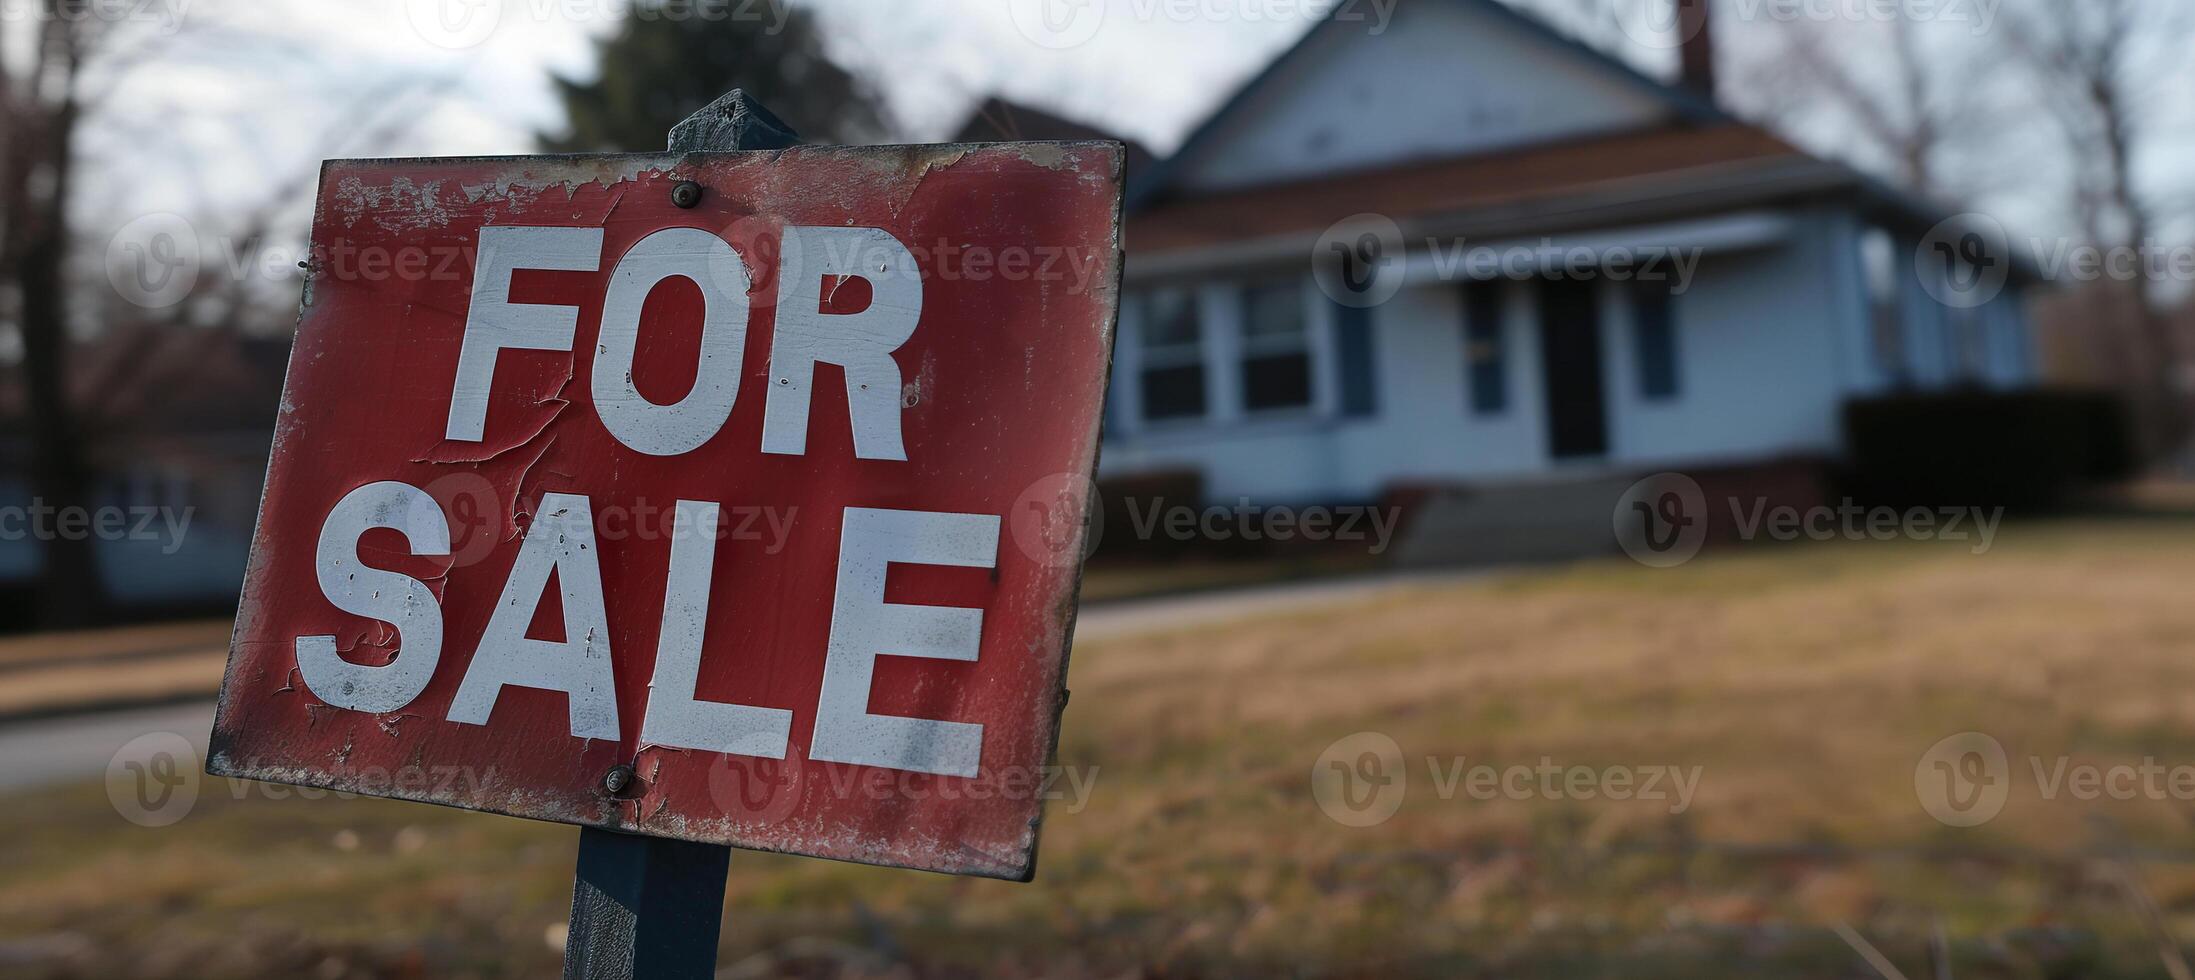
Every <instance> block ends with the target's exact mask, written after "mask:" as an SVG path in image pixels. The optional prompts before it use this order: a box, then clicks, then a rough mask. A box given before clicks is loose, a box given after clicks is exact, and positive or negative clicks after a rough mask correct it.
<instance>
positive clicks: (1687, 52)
mask: <svg viewBox="0 0 2195 980" xmlns="http://www.w3.org/2000/svg"><path fill="white" fill-rule="evenodd" d="M1670 2H1671V3H1674V4H1676V5H1677V37H1678V38H1679V39H1681V40H1682V42H1683V46H1682V47H1680V48H1678V56H1679V65H1680V67H1679V69H1678V72H1677V82H1678V84H1680V85H1682V86H1684V87H1685V88H1686V89H1689V90H1691V91H1692V92H1693V93H1694V94H1697V95H1699V96H1700V97H1701V98H1704V99H1706V100H1708V101H1709V102H1713V101H1715V31H1714V25H1713V23H1712V22H1711V20H1710V18H1709V17H1708V12H1707V5H1708V2H1709V0H1670Z"/></svg>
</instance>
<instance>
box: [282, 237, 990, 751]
mask: <svg viewBox="0 0 2195 980" xmlns="http://www.w3.org/2000/svg"><path fill="white" fill-rule="evenodd" d="M785 243H786V245H785V248H786V250H787V253H788V254H786V255H785V256H783V257H782V258H781V261H780V264H779V269H778V271H779V274H780V276H781V277H783V276H785V275H788V274H789V273H788V272H787V270H788V269H798V270H801V271H802V274H801V275H800V277H799V278H797V279H795V280H792V281H785V282H783V284H782V288H783V290H784V296H783V297H782V299H783V302H782V303H781V308H780V309H779V310H778V311H777V327H776V332H775V334H774V336H773V337H772V340H771V345H770V351H771V354H770V372H769V377H770V379H771V383H770V385H769V394H768V396H767V400H766V402H765V405H764V412H763V426H762V447H761V448H762V451H763V452H766V453H773V454H781V455H801V454H804V453H805V452H806V451H807V438H808V422H809V409H810V407H811V406H812V404H813V397H812V395H813V387H814V380H815V374H816V365H818V364H834V365H837V366H839V367H840V368H841V369H842V370H843V371H844V373H845V377H846V400H847V408H848V412H847V414H848V418H849V420H850V421H851V424H852V429H853V432H852V436H853V445H854V455H855V456H857V457H859V458H863V459H891V460H904V459H906V458H907V452H906V445H905V442H904V439H903V438H902V434H901V424H900V413H901V410H902V406H901V402H900V384H901V378H900V370H899V364H898V362H896V361H895V360H893V358H892V354H893V353H894V352H895V351H897V350H898V349H899V348H900V346H901V345H903V344H905V343H906V342H907V340H908V339H909V338H910V337H912V336H913V335H914V331H915V325H916V324H917V323H918V322H920V320H921V318H922V280H921V277H920V276H919V275H917V273H916V268H915V262H914V257H913V256H912V255H911V254H910V253H909V252H908V250H907V248H906V247H905V246H904V245H902V244H900V242H899V241H898V240H897V239H895V238H893V237H892V236H891V235H890V234H889V233H887V232H885V231H882V230H880V229H876V228H832V227H802V228H787V229H786V232H785ZM480 246H481V247H480V258H479V260H478V263H477V265H476V267H475V269H474V283H473V293H472V307H471V309H470V310H469V311H468V312H467V314H466V320H465V338H464V345H463V347H462V349H461V350H460V352H459V354H458V365H457V377H456V380H455V382H454V383H453V385H452V387H451V394H450V412H449V422H448V425H447V426H446V431H445V436H446V437H447V438H449V439H452V440H459V441H472V442H478V441H480V440H481V438H482V432H483V431H484V429H485V427H486V418H487V407H488V393H489V390H490V388H491V387H492V385H493V383H494V380H495V362H496V358H497V355H498V354H499V353H500V352H501V351H504V350H510V349H518V350H563V351H570V350H572V349H573V344H574V338H575V335H576V330H577V324H578V316H579V314H578V310H577V308H576V307H571V306H557V305H545V304H519V303H512V302H511V301H510V290H511V276H512V273H513V272H514V271H515V270H518V269H538V270H548V271H567V272H594V271H597V270H599V269H600V268H601V259H602V230H601V229H599V228H529V227H492V228H483V229H481V233H480ZM673 277H683V278H685V279H687V280H690V281H692V282H693V283H694V284H695V285H696V286H697V287H699V288H700V290H701V293H702V299H703V303H704V306H703V313H702V324H701V353H700V357H699V359H698V360H697V362H696V363H695V365H694V384H693V387H692V389H691V390H689V391H688V392H687V394H686V396H685V397H683V398H681V399H680V400H679V401H677V402H676V403H674V404H669V405H659V404H656V403H654V402H650V401H649V400H648V399H647V398H645V397H643V396H642V395H641V394H640V391H639V389H638V388H637V387H636V386H635V385H634V383H633V376H632V375H633V358H634V355H635V352H636V350H637V348H638V346H639V341H640V329H641V324H640V315H641V311H642V309H643V308H644V307H645V306H646V304H647V300H648V296H649V294H650V293H652V292H653V291H654V290H655V288H656V287H657V286H659V285H661V284H662V282H663V281H664V280H666V279H670V278H673ZM827 278H828V279H831V280H832V281H833V282H835V283H837V284H838V286H837V287H834V288H842V287H843V285H844V283H845V281H846V280H849V279H863V280H865V281H867V282H868V283H869V285H870V288H871V300H870V303H869V305H868V307H867V308H865V309H862V310H860V311H858V312H854V313H825V312H823V307H824V297H823V290H824V281H825V280H826V279H827ZM750 287H751V280H750V278H749V275H748V270H747V266H746V263H745V262H744V261H742V259H741V258H740V256H739V254H738V252H736V251H735V250H734V249H733V248H732V246H731V245H730V244H728V243H727V242H725V241H724V240H723V239H721V238H718V237H717V236H716V235H714V234H712V233H710V232H707V231H704V230H701V229H698V228H669V229H664V230H662V231H658V232H655V233H653V234H651V235H649V236H647V237H646V238H643V239H641V240H640V241H639V242H637V243H635V244H634V245H633V247H632V248H631V249H629V250H627V251H626V253H625V255H624V256H623V257H622V258H620V259H619V260H618V263H617V267H616V268H615V269H614V270H612V272H611V275H610V279H609V284H608V286H607V287H606V290H605V293H604V296H603V312H602V327H601V337H600V341H599V343H598V344H597V348H598V350H597V357H596V360H595V362H594V365H593V369H592V370H593V379H592V384H591V391H592V393H593V400H594V404H595V411H596V414H597V416H598V417H599V418H600V419H601V421H602V424H603V426H604V428H606V429H608V430H609V432H610V434H611V435H613V436H615V437H616V438H617V440H618V441H619V442H620V443H622V444H624V445H625V446H627V447H628V448H631V449H633V450H635V451H637V452H642V453H647V454H649V455H652V456H678V455H682V454H685V453H689V452H692V451H694V450H695V449H698V448H700V447H701V446H702V445H703V444H704V443H706V442H708V441H709V440H710V439H711V438H712V437H714V436H715V435H716V434H717V433H718V432H719V431H720V430H721V429H722V428H723V427H724V423H725V421H726V420H728V419H729V418H730V417H731V413H732V407H733V405H734V403H735V402H736V401H737V400H738V397H739V382H740V373H741V363H740V362H741V360H742V358H743V357H744V353H745V348H746V341H747V326H748V319H749V307H748V296H747V293H748V289H749V288H750ZM720 510H721V507H720V505H719V504H718V503H717V502H715V501H706V500H680V501H678V504H677V510H676V525H675V526H676V528H677V533H676V534H674V535H673V538H672V543H671V553H670V567H669V571H668V573H667V575H666V577H665V581H664V591H663V615H662V628H661V632H660V634H659V636H658V639H657V646H656V662H655V672H654V675H653V676H652V677H651V679H650V680H649V685H648V686H649V691H648V703H647V709H646V713H645V715H644V716H643V718H642V721H641V733H640V737H641V741H643V742H646V743H650V744H657V745H667V746H675V747H678V748H686V749H697V750H702V751H712V752H722V753H726V754H732V755H750V756H760V757H765V758H775V759H782V758H785V755H786V751H787V743H788V741H789V740H790V738H791V732H792V727H793V720H794V713H793V712H792V711H791V710H789V709H784V708H765V707H760V706H756V705H747V704H736V703H731V702H721V701H704V700H701V699H700V697H699V695H698V693H697V688H698V686H699V682H700V676H701V658H702V652H703V649H704V642H703V641H704V639H705V637H706V634H707V624H708V613H709V598H710V585H711V582H712V580H713V568H714V565H715V561H716V540H717V530H718V522H719V513H720ZM999 524H1000V520H999V518H998V517H997V516H995V515H989V514H955V513H935V512H928V511H911V510H878V509H871V508H866V507H848V508H846V510H845V523H844V526H843V528H842V529H841V531H840V535H839V562H838V582H837V589H836V591H835V594H834V599H833V604H832V608H831V632H830V636H829V638H828V640H827V641H826V648H825V650H824V651H823V660H824V664H823V686H822V690H821V692H820V693H819V694H818V696H817V702H816V721H815V737H814V740H813V743H812V744H811V746H810V750H809V756H810V757H811V758H813V759H816V760H819V761H824V762H841V763H853V764H859V765H868V766H881V767H886V768H892V769H903V770H909V771H914V772H926V773H933V774H937V775H946V776H965V777H972V776H975V775H976V774H977V771H978V768H979V766H980V764H981V761H982V750H983V726H982V725H981V724H976V723H971V722H959V721H949V720H944V719H930V718H910V717H903V716H899V715H879V714H872V713H871V712H870V711H869V699H870V694H871V688H872V687H873V685H874V681H875V674H876V660H877V658H878V657H883V656H896V657H924V658H929V659H935V660H951V661H958V662H963V663H968V662H973V661H975V660H976V659H977V656H978V652H979V650H980V648H981V645H982V639H983V610H981V609H971V608H960V607H949V606H928V605H907V604H900V603H889V602H885V601H884V583H885V578H886V574H887V572H888V571H889V570H890V567H891V566H892V565H893V564H895V563H897V564H920V565H946V566H957V567H963V568H995V567H996V566H997V562H998V537H999ZM377 527H384V528H393V529H396V530H398V531H401V532H402V533H403V534H404V535H405V537H406V539H407V540H408V541H409V542H410V544H411V547H412V549H413V552H414V553H415V554H421V555H447V554H449V553H450V539H449V538H450V535H449V525H448V522H447V520H446V519H445V518H444V517H443V515H442V511H441V508H440V507H439V506H438V505H436V503H435V502H434V499H433V498H432V497H430V496H428V495H427V494H426V493H425V492H424V491H422V490H419V489H417V488H415V487H412V486H410V485H408V484H404V483H399V482H393V481H390V482H382V483H373V484H369V485H367V486H364V487H360V488H358V489H356V490H353V491H351V492H350V493H349V494H348V495H346V496H345V497H344V498H343V499H342V501H341V502H339V503H338V504H336V506H335V509H334V510H333V511H331V512H330V513H329V515H328V518H327V520H326V522H325V523H324V524H323V526H322V528H321V534H320V542H319V551H318V555H317V562H318V570H319V578H320V587H321V591H322V593H324V594H325V595H326V596H327V598H328V601H329V602H330V603H332V604H333V605H334V606H335V607H336V608H337V609H340V610H342V611H344V612H348V613H352V614H354V615H359V616H367V617H372V618H375V619H378V620H381V621H385V622H388V623H391V624H394V625H395V626H396V627H397V629H398V632H399V635H400V636H401V638H402V641H403V648H402V649H401V650H400V651H399V652H398V654H397V656H396V657H395V658H394V659H393V660H392V661H391V662H390V663H388V664H386V665H382V666H364V665H359V664H353V663H350V662H348V661H345V660H344V659H343V658H342V657H341V656H340V655H339V654H338V652H337V650H336V646H335V637H334V636H332V635H330V636H301V637H298V638H297V659H298V666H299V669H300V671H301V672H302V673H303V675H304V678H305V684H306V686H307V687H308V688H310V689H311V690H312V692H313V693H314V694H315V695H316V696H318V697H319V698H320V699H321V700H323V701H325V702H327V703H328V704H330V705H333V706H336V707H341V708H350V709H352V710H357V711H370V712H375V713H388V712H393V711H396V710H398V709H400V708H403V707H404V706H405V705H408V704H410V703H411V702H412V701H413V700H415V699H417V698H418V697H419V695H420V694H421V692H423V691H424V690H425V689H426V687H427V683H428V681H429V680H430V679H432V677H433V674H434V669H435V666H436V664H437V662H438V661H439V659H440V656H441V650H442V642H443V635H442V628H443V623H442V610H441V605H440V603H439V601H438V600H436V598H435V597H434V595H433V594H432V593H431V592H429V591H428V590H427V587H426V585H425V584H424V583H422V582H420V581H419V580H418V579H414V578H411V577H409V576H406V575H402V574H399V573H396V572H390V571H384V570H379V569H372V568H367V567H365V566H363V565H361V564H360V563H359V561H358V557H357V543H358V539H359V537H360V535H362V534H364V533H365V532H366V531H367V530H370V529H372V528H377ZM552 576H554V578H555V579H556V582H557V586H558V587H557V593H558V594H557V601H558V603H559V604H560V606H559V607H560V609H561V612H562V617H563V620H564V638H563V639H561V640H553V641H552V640H540V639H534V638H532V637H529V636H527V635H526V634H527V629H528V627H529V626H530V625H531V624H532V623H533V620H534V617H535V614H536V612H537V611H538V607H539V606H540V604H541V601H542V599H543V596H544V593H545V592H546V590H547V589H548V583H549V580H550V578H551V577H552ZM606 607H607V603H606V601H605V596H604V594H603V587H602V570H601V564H600V552H599V550H598V549H597V547H596V543H595V534H594V516H593V509H592V506H591V505H590V503H589V501H588V499H587V498H586V497H584V496H581V495H578V494H571V493H548V494H544V495H543V496H542V500H541V505H540V508H539V513H537V514H536V515H535V516H534V519H533V522H532V524H531V526H530V527H528V528H527V530H526V537H525V540H524V541H523V542H522V543H521V544H520V545H519V550H518V556H517V558H516V559H515V560H514V561H513V563H512V566H511V570H510V574H509V576H508V578H506V580H505V581H504V584H503V591H502V592H501V594H500V595H499V597H498V598H497V600H496V608H495V612H494V613H493V614H491V615H490V617H489V620H488V625H487V627H486V628H485V629H484V630H483V631H482V633H481V637H480V642H479V644H478V646H477V647H476V648H475V650H474V651H473V656H472V661H471V663H470V664H468V665H467V666H466V668H465V676H464V679H463V680H462V681H461V682H460V683H459V684H458V688H457V694H456V696H455V697H453V698H452V699H451V701H450V708H449V720H451V721H454V722H459V723H461V724H467V725H486V724H488V720H489V718H490V717H491V716H492V715H493V714H494V713H495V705H496V701H497V699H498V698H499V697H500V696H501V695H502V692H503V689H504V688H505V687H525V688H532V689H536V690H543V691H559V692H562V693H563V694H564V695H565V697H566V699H567V701H566V704H567V710H568V727H569V730H570V732H571V734H572V735H573V736H574V737H577V738H585V739H602V740H615V739H617V738H619V737H620V728H619V724H618V715H617V696H616V695H617V692H616V683H617V682H616V674H615V671H614V670H613V669H612V660H611V650H610V633H609V617H608V613H607V608H606Z"/></svg>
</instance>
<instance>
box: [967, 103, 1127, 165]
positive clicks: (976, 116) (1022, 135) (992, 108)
mask: <svg viewBox="0 0 2195 980" xmlns="http://www.w3.org/2000/svg"><path fill="white" fill-rule="evenodd" d="M1010 140H1114V141H1117V142H1119V143H1120V144H1121V145H1122V146H1123V147H1124V148H1125V149H1124V153H1125V164H1126V168H1127V175H1128V179H1129V181H1130V182H1131V183H1132V182H1133V181H1134V180H1135V178H1137V177H1138V176H1140V175H1142V174H1147V173H1150V172H1151V170H1152V168H1153V167H1154V166H1155V165H1156V164H1157V163H1158V157H1157V156H1155V155H1153V154H1152V153H1151V151H1150V150H1149V149H1146V148H1145V147H1144V145H1143V144H1141V143H1138V142H1136V141H1135V140H1132V139H1126V138H1123V137H1120V136H1117V135H1114V134H1112V133H1108V132H1106V131H1104V130H1102V129H1099V128H1097V127H1095V126H1091V125H1088V124H1085V123H1079V122H1076V121H1074V120H1072V119H1068V118H1065V117H1063V116H1056V115H1053V114H1052V113H1049V112H1046V111H1044V110H1042V109H1038V108H1035V107H1033V106H1028V105H1023V104H1021V103H1019V102H1011V101H1008V100H1007V99H1005V98H1002V97H1000V96H996V95H994V96H991V97H990V98H988V99H984V100H983V102H982V103H981V104H979V105H977V106H976V107H975V110H974V111H972V112H970V113H969V114H968V121H967V122H964V123H962V124H961V126H960V129H959V131H957V132H955V133H954V134H953V138H952V142H954V143H995V142H1001V141H1010Z"/></svg>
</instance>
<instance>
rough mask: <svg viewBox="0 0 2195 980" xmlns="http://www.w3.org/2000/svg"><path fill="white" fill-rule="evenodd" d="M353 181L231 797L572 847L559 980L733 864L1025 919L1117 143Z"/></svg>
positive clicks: (705, 962)
mask: <svg viewBox="0 0 2195 980" xmlns="http://www.w3.org/2000/svg"><path fill="white" fill-rule="evenodd" d="M796 144H797V140H796V138H795V137H794V135H793V134H792V132H791V131H790V130H789V129H788V128H787V127H785V126H784V124H782V123H780V122H778V121H777V120H776V119H774V118H772V117H771V116H770V115H769V114H768V113H767V112H765V111H762V110H761V109H760V108H759V107H756V106H753V105H751V104H749V103H748V102H747V101H746V100H745V99H744V98H743V97H742V96H741V95H740V94H739V93H736V92H735V93H733V94H731V95H729V96H726V97H725V98H724V99H720V100H718V101H717V102H716V103H714V104H712V105H711V106H710V107H709V108H707V109H704V110H703V111H702V112H700V113H696V114H695V115H694V116H693V117H691V118H689V119H688V120H686V121H685V122H683V123H681V124H679V126H678V127H676V128H675V129H674V130H673V131H672V134H671V150H670V152H669V153H665V154H633V155H608V156H569V157H508V158H465V159H439V160H435V159H430V160H347V161H331V162H329V163H328V164H327V166H326V167H325V168H324V170H323V172H322V178H321V187H320V199H319V204H318V206H317V207H316V209H315V212H314V219H313V262H312V263H311V271H310V278H309V283H308V287H307V292H306V298H305V310H304V314H303V315H302V316H301V317H300V319H299V325H298V332H297V339H296V344H295V346H294V348H293V351H292V354H291V358H290V369H289V376H288V379H287V381H286V382H285V385H284V392H283V401H282V411H281V414H280V416H279V418H278V420H277V424H276V432H275V440H274V447H273V454H272V458H271V460H270V463H269V466H268V473H267V488H266V492H265V495H264V497H263V499H262V501H261V505H260V518H259V525H258V530H257V532H256V533H255V535H254V538H253V545H252V557H251V562H250V566H249V569H248V571H247V573H246V578H245V585H244V595H243V598H242V601H241V603H240V605H239V611H238V615H237V625H236V633H235V638H234V640H233V643H232V646H231V651H230V657H229V667H228V673H227V675H226V677H225V679H224V681H223V685H222V691H221V701H220V710H219V714H218V715H217V717H216V719H215V722H214V730H213V734H212V739H211V747H210V751H209V752H208V756H207V771H208V772H211V773H214V774H216V775H230V776H243V777H249V778H256V779H267V780H273V781H278V782H286V783H293V784H298V785H306V786H317V787H324V788H328V789H333V790H340V791H346V792H351V793H358V794H363V795H373V796H385V797H391V798H396V799H406V800H417V801H423V802H432V803H440V804H444V805H449V806H457V807H464V808H468V809H475V810H483V811H488V812H494V813H503V814H510V815H514V816H521V817H529V818H534V819H541V820H553V821H559V822H564V823H571V824H576V825H579V826H580V827H581V830H580V847H579V859H578V866H577V873H576V876H575V880H574V886H573V895H572V910H571V929H570V933H569V936H568V939H567V942H566V958H565V975H566V976H567V977H588V978H595V977H633V976H646V977H658V976H669V977H684V976H698V977H705V976H708V975H710V973H711V971H712V970H713V968H714V962H715V956H716V944H717V931H718V922H719V920H720V917H721V915H722V909H723V896H724V885H725V876H726V871H727V867H728V864H729V858H730V848H731V847H734V846H738V847H749V848H756V849H762V850H773V851H780V852H785V853H792V854H803V855H809V856H815V857H825V858H833V859H837V860H847V861H859V862H863V863H869V864H882V865H891V866H897V867H908V868H918V869H923V870H929V871H938V872H945V873H950V874H968V875H981V876H986V877H994V878H1005V879H1010V880H1022V881H1025V880H1028V878H1029V877H1030V876H1032V875H1033V874H1034V872H1035V861H1036V846H1037V831H1038V827H1039V823H1040V818H1041V816H1042V799H1043V797H1044V795H1045V793H1046V792H1047V790H1048V788H1049V785H1050V779H1051V777H1052V776H1053V775H1055V771H1054V769H1053V767H1052V762H1053V752H1054V750H1055V748H1056V746H1057V741H1058V732H1059V716H1060V712H1061V710H1062V708H1063V707H1064V705H1065V703H1066V697H1065V688H1064V685H1063V681H1064V677H1065V670H1066V653H1067V648H1068V645H1069V642H1070V639H1071V637H1072V634H1073V625H1074V612H1075V600H1076V592H1077V588H1078V585H1079V575H1080V559H1081V556H1082V552H1083V547H1084V539H1085V535H1086V533H1087V528H1086V517H1087V513H1088V510H1089V508H1090V506H1091V505H1092V500H1093V495H1092V493H1091V482H1090V481H1091V477H1092V475H1093V473H1094V468H1095V465H1096V458H1097V440H1098V428H1099V419H1100V416H1101V407H1102V402H1103V398H1104V393H1105V384H1106V372H1107V368H1108V366H1109V364H1110V358H1111V351H1112V334H1113V323H1114V318H1115V315H1116V312H1117V297H1118V291H1119V278H1120V197H1121V183H1120V172H1121V171H1120V167H1121V151H1120V146H1119V144H1117V143H1103V142H1090V143H1008V144H967V145H942V146H901V147H809V146H799V145H796Z"/></svg>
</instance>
